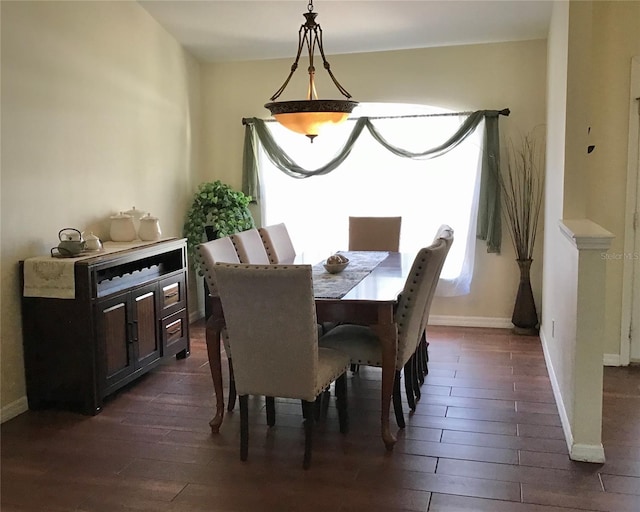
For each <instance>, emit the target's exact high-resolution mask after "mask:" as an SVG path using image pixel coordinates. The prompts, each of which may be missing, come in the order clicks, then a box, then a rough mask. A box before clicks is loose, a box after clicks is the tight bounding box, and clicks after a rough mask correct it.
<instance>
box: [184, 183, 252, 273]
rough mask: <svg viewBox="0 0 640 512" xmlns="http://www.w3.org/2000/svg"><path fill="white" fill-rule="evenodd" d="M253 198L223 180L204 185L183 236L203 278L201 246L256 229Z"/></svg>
mask: <svg viewBox="0 0 640 512" xmlns="http://www.w3.org/2000/svg"><path fill="white" fill-rule="evenodd" d="M250 202H251V196H248V195H246V194H244V193H243V192H240V191H237V190H234V189H233V188H231V187H230V186H229V185H226V184H224V183H222V182H221V181H220V180H216V181H210V182H204V183H201V184H200V185H199V186H198V189H197V190H196V193H195V194H194V196H193V202H192V204H191V207H190V208H189V210H188V211H187V217H186V220H185V222H184V229H183V234H184V236H185V237H186V239H187V252H188V253H189V255H190V256H191V261H192V262H193V265H194V268H195V269H196V270H197V271H198V273H199V274H202V272H201V270H200V268H199V266H198V260H197V258H196V257H195V255H196V247H197V246H198V244H201V243H202V242H205V241H207V240H212V239H214V238H221V237H225V236H229V235H232V234H234V233H238V232H240V231H245V230H247V229H251V228H253V227H254V226H255V223H254V221H253V217H252V216H251V212H250V210H249V203H250Z"/></svg>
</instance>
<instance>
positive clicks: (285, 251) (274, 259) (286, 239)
mask: <svg viewBox="0 0 640 512" xmlns="http://www.w3.org/2000/svg"><path fill="white" fill-rule="evenodd" d="M258 232H259V233H260V237H261V238H262V243H263V245H264V248H265V249H266V251H267V255H268V256H269V261H270V262H271V263H293V261H294V260H295V258H296V250H295V249H294V247H293V243H292V242H291V237H290V236H289V232H288V231H287V226H285V225H284V223H280V224H273V225H271V226H265V227H262V228H258Z"/></svg>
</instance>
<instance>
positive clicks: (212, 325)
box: [205, 316, 224, 434]
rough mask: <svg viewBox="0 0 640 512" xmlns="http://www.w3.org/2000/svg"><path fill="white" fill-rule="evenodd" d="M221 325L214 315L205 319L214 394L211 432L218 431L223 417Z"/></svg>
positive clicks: (210, 424) (210, 423)
mask: <svg viewBox="0 0 640 512" xmlns="http://www.w3.org/2000/svg"><path fill="white" fill-rule="evenodd" d="M221 332H222V327H221V325H220V322H219V321H218V320H216V318H215V317H214V316H210V317H209V319H208V320H207V325H206V330H205V339H206V342H207V355H208V356H209V370H210V371H211V380H213V390H214V392H215V395H216V414H215V416H214V417H213V419H212V420H211V421H210V422H209V426H210V427H211V433H212V434H217V433H218V432H220V425H222V420H223V418H224V390H223V388H222V364H221V357H220V333H221Z"/></svg>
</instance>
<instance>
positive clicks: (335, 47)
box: [138, 0, 552, 62]
mask: <svg viewBox="0 0 640 512" xmlns="http://www.w3.org/2000/svg"><path fill="white" fill-rule="evenodd" d="M138 3H139V4H140V5H141V6H142V7H143V8H144V9H146V10H147V11H148V12H149V13H150V14H151V16H153V17H154V18H155V19H156V20H157V21H158V22H159V23H160V24H161V25H162V26H164V27H165V28H166V29H167V31H168V32H169V33H171V34H172V35H173V36H174V37H175V38H176V39H177V40H178V41H179V42H180V43H181V44H182V45H183V46H184V47H185V48H187V50H189V52H190V53H192V54H193V55H194V56H196V57H197V58H198V59H199V60H201V61H203V62H222V61H233V60H261V59H272V58H287V57H291V58H294V57H295V53H296V50H297V44H298V35H297V34H298V29H299V28H300V25H302V24H303V23H304V17H303V13H304V12H306V11H307V5H308V2H307V1H302V0H253V1H249V0H199V1H192V0H139V1H138ZM313 6H314V11H315V12H316V13H318V17H317V18H316V21H317V22H318V23H319V24H320V26H321V27H322V31H323V36H324V49H325V53H326V54H328V55H332V54H341V53H360V52H371V51H383V50H400V49H410V48H425V47H432V46H450V45H460V44H478V43H493V42H503V41H522V40H529V39H544V38H546V37H547V30H548V26H549V19H550V17H551V8H552V1H547V0H413V1H404V0H368V1H365V0H362V1H361V0H316V1H315V2H314V4H313Z"/></svg>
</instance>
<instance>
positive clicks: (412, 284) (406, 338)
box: [320, 236, 453, 428]
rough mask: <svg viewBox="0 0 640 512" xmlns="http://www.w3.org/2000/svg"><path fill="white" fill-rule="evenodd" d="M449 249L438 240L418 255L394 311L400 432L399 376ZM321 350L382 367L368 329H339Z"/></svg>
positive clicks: (330, 334)
mask: <svg viewBox="0 0 640 512" xmlns="http://www.w3.org/2000/svg"><path fill="white" fill-rule="evenodd" d="M451 240H453V236H451ZM448 248H449V244H448V242H447V241H446V240H444V239H441V238H440V239H437V240H436V241H434V242H433V243H432V244H431V245H430V246H429V247H425V248H423V249H420V251H418V254H417V255H416V257H415V259H414V261H413V264H412V266H411V270H410V272H409V274H408V276H407V280H406V282H405V285H404V288H403V290H402V293H401V295H400V298H399V301H398V306H397V308H396V312H395V322H396V325H397V346H398V352H397V358H396V375H395V382H394V388H393V408H394V412H395V416H396V422H397V424H398V426H399V427H400V428H404V426H405V421H404V414H403V411H402V398H401V395H400V374H401V371H402V370H403V369H404V367H405V365H406V364H407V362H408V361H409V360H410V359H411V357H412V355H413V354H414V353H415V351H416V348H417V346H418V343H419V341H420V338H421V336H422V333H423V332H424V327H423V319H424V317H425V314H427V313H426V308H427V306H428V302H429V294H430V292H431V288H432V286H433V285H434V283H436V282H437V281H438V278H439V276H440V271H441V270H442V261H443V260H444V259H445V258H446V255H447V252H448ZM320 346H322V347H328V348H335V349H339V350H343V351H345V352H347V353H348V354H349V356H350V358H351V359H350V360H351V364H359V365H363V364H364V365H369V366H378V367H380V366H382V350H381V344H380V340H379V339H378V337H377V335H376V334H375V332H374V331H373V330H372V329H371V328H370V327H367V326H363V325H352V324H342V325H338V326H337V327H335V328H334V329H332V330H331V331H329V332H328V333H327V334H325V335H324V336H323V337H322V338H321V340H320ZM405 378H406V376H405Z"/></svg>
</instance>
